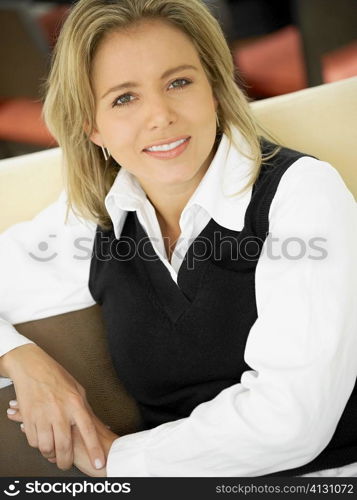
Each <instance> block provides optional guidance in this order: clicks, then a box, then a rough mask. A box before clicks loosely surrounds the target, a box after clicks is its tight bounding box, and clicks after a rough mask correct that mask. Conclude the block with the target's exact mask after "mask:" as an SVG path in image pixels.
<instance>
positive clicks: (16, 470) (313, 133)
mask: <svg viewBox="0 0 357 500" xmlns="http://www.w3.org/2000/svg"><path fill="white" fill-rule="evenodd" d="M356 96H357V77H356V78H352V79H348V80H344V81H341V82H337V83H332V84H328V85H323V86H320V87H315V88H311V89H307V90H303V91H300V92H296V93H294V94H289V95H285V96H281V97H274V98H271V99H266V100H264V101H259V102H255V103H252V108H253V110H254V113H255V114H256V116H257V117H258V118H259V120H260V121H261V123H262V124H263V125H264V126H265V128H267V129H269V130H270V131H271V132H272V133H273V135H274V136H275V137H276V139H277V140H278V141H280V142H281V143H282V144H284V145H287V146H289V147H292V148H295V149H298V150H301V151H304V152H306V153H310V154H313V155H314V156H316V157H318V158H320V159H323V160H326V161H329V162H330V163H332V164H333V165H334V166H335V167H336V168H337V169H338V170H339V171H340V173H341V175H342V177H343V178H344V180H345V182H346V184H347V186H348V187H349V189H350V190H351V191H352V192H353V193H354V195H355V196H357V165H356V162H357V147H356V143H357V98H356ZM61 189H62V179H61V152H60V150H59V149H58V148H57V149H52V150H47V151H43V152H39V153H34V154H30V155H25V156H21V157H17V158H11V159H7V160H2V161H0V214H1V217H0V231H2V230H4V229H5V228H6V227H8V226H10V225H12V224H14V223H16V222H19V221H22V220H28V219H31V218H32V217H33V216H34V215H35V214H36V213H37V212H38V211H40V210H41V209H42V208H44V207H45V206H47V205H48V204H50V203H51V202H52V201H53V200H55V199H56V197H57V195H58V194H59V192H60V191H61ZM16 327H17V329H18V330H19V331H20V332H22V333H23V334H24V335H26V336H27V337H30V338H32V339H33V340H34V341H35V342H37V343H38V344H39V345H40V346H41V347H43V348H44V349H45V350H46V351H47V352H48V353H49V354H50V355H52V356H53V357H54V358H56V359H57V360H58V361H59V362H60V363H61V364H63V366H65V367H66V368H67V369H68V370H69V371H70V372H71V373H72V374H73V375H74V376H75V377H76V378H77V379H78V380H79V381H80V383H81V384H82V385H83V386H84V387H85V388H86V389H87V396H88V399H89V401H90V403H91V405H92V406H93V408H94V411H95V412H96V413H97V414H98V416H99V417H100V418H102V419H103V421H105V422H106V423H107V425H110V426H111V427H112V428H113V430H114V431H116V432H117V433H119V434H125V433H128V432H133V431H135V430H137V429H140V418H139V414H138V411H137V408H136V405H135V402H134V401H133V400H132V399H131V398H130V397H129V396H128V395H127V394H126V392H125V391H124V389H123V387H122V386H121V384H120V382H119V381H118V380H117V379H116V376H115V374H114V371H113V368H112V366H111V362H110V358H109V355H108V352H107V348H106V343H105V336H104V331H103V325H102V319H101V312H100V308H99V306H94V307H90V308H88V309H84V310H81V311H76V312H72V313H68V314H62V315H59V316H56V317H51V318H45V319H42V320H38V321H31V322H28V323H23V324H21V325H16ZM88 339H90V342H88ZM0 341H1V339H0ZM79 345H80V346H81V347H80V349H79V348H78V346H79ZM83 346H85V348H84V349H83ZM14 396H15V393H14V388H13V386H10V387H6V388H4V389H1V390H0V441H1V443H2V444H1V446H0V476H10V475H11V476H76V475H80V473H79V472H78V471H77V470H76V469H75V468H72V469H71V470H70V471H67V472H61V471H59V470H58V469H57V467H56V466H55V465H53V464H50V463H48V462H47V461H46V460H44V459H43V458H42V456H41V455H40V454H39V452H38V450H35V449H32V448H30V447H29V446H28V445H27V442H26V439H25V437H24V435H23V434H22V433H21V431H20V430H19V429H18V425H17V424H14V423H13V422H10V421H9V420H8V419H7V418H6V408H7V407H8V401H9V400H10V399H13V398H14Z"/></svg>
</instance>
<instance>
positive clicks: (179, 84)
mask: <svg viewBox="0 0 357 500" xmlns="http://www.w3.org/2000/svg"><path fill="white" fill-rule="evenodd" d="M190 83H192V82H191V81H190V80H187V78H178V79H177V80H175V81H174V82H172V83H171V84H170V87H171V85H172V86H173V88H175V89H182V88H183V87H187V85H190Z"/></svg>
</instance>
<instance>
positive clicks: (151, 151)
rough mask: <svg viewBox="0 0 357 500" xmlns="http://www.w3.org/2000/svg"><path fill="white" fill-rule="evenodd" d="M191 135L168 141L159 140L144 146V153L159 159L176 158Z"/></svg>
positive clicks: (184, 147) (183, 149)
mask: <svg viewBox="0 0 357 500" xmlns="http://www.w3.org/2000/svg"><path fill="white" fill-rule="evenodd" d="M190 139H191V137H187V136H186V137H181V138H177V139H175V140H173V141H170V142H165V143H163V142H161V143H157V144H156V145H152V146H149V147H147V148H145V149H144V150H143V151H144V153H146V154H148V155H150V156H153V157H154V158H160V159H171V158H176V157H177V156H179V155H180V154H181V153H183V152H184V151H185V149H186V148H187V146H188V144H189V142H190Z"/></svg>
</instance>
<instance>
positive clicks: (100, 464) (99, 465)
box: [94, 458, 103, 469]
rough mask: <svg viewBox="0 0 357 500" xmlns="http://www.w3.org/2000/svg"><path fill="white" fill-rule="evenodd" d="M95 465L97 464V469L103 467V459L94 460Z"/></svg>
mask: <svg viewBox="0 0 357 500" xmlns="http://www.w3.org/2000/svg"><path fill="white" fill-rule="evenodd" d="M94 465H95V468H96V469H101V468H102V467H103V464H102V461H101V460H99V458H96V459H95V460H94Z"/></svg>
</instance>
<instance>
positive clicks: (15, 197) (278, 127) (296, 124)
mask: <svg viewBox="0 0 357 500" xmlns="http://www.w3.org/2000/svg"><path fill="white" fill-rule="evenodd" d="M356 96H357V77H354V78H349V79H347V80H342V81H339V82H335V83H330V84H325V85H321V86H318V87H313V88H309V89H305V90H301V91H299V92H294V93H292V94H287V95H283V96H279V97H273V98H270V99H264V100H262V101H256V102H253V103H251V106H252V109H253V112H254V113H255V115H256V116H257V118H258V120H259V121H260V123H261V124H262V125H263V126H264V127H265V128H266V129H268V130H269V131H270V132H272V133H273V135H274V137H276V139H277V140H278V141H279V142H280V143H282V144H284V145H286V146H289V147H292V148H295V149H297V150H300V151H304V152H306V153H309V154H312V155H314V156H317V157H318V158H320V159H322V160H326V161H328V162H330V163H331V164H332V165H333V166H334V167H336V168H337V169H338V170H339V171H340V173H341V175H342V177H343V178H344V181H345V183H346V184H347V186H348V188H349V189H350V190H351V192H352V193H353V194H354V195H355V197H357V165H356V163H357V146H356V143H357V99H356ZM61 160H62V158H61V151H60V149H59V148H54V149H49V150H45V151H40V152H38V153H32V154H27V155H22V156H18V157H15V158H9V159H5V160H1V161H0V214H1V216H0V232H1V231H3V230H4V229H6V228H7V227H8V226H10V225H12V224H15V223H16V222H19V221H22V220H28V219H31V218H32V217H33V216H34V215H35V214H36V213H38V212H39V211H40V210H42V209H43V208H44V207H46V206H47V205H49V204H50V203H51V202H52V201H54V200H55V199H56V197H57V196H58V194H59V193H60V191H61V189H62V187H63V180H62V172H61Z"/></svg>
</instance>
